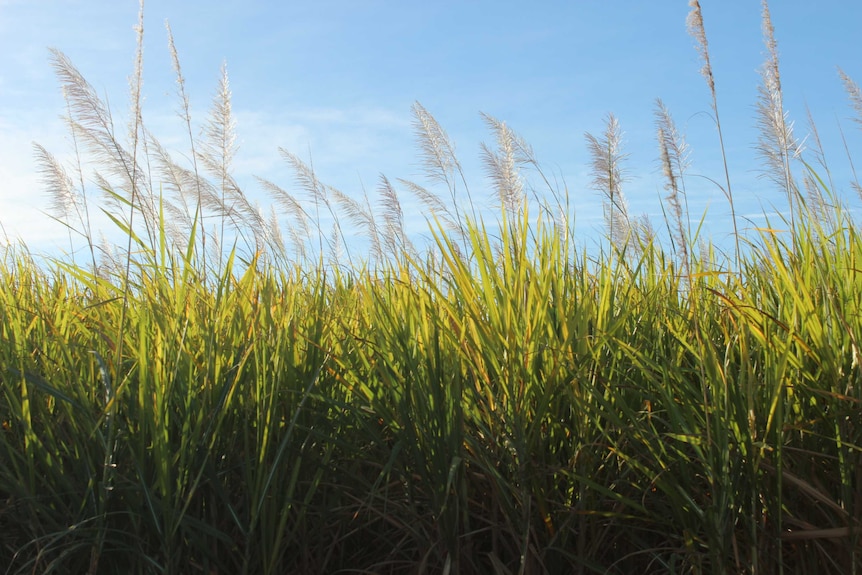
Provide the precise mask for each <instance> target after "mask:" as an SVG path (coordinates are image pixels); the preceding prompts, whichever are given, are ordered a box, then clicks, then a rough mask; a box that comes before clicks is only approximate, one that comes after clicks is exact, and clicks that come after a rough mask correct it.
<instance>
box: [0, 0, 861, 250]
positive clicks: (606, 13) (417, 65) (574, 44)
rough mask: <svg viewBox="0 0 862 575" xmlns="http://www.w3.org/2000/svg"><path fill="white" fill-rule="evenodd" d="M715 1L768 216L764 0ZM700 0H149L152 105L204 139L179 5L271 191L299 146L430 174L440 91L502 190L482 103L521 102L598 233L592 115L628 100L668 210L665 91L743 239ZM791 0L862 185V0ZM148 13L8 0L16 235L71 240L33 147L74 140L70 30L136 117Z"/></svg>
mask: <svg viewBox="0 0 862 575" xmlns="http://www.w3.org/2000/svg"><path fill="white" fill-rule="evenodd" d="M702 7H703V14H704V19H705V26H706V32H707V35H708V39H709V43H710V50H711V57H712V64H713V69H714V72H715V76H716V81H717V89H718V98H719V110H720V113H721V115H722V123H723V129H724V135H725V138H726V145H727V147H728V153H729V161H730V170H731V177H732V181H733V185H734V195H735V198H736V202H737V211H738V212H739V213H740V214H743V215H748V216H752V218H753V219H752V222H753V223H754V225H757V223H758V219H757V216H758V215H762V214H763V213H764V212H765V211H766V212H768V211H770V210H771V209H772V208H773V206H774V207H775V208H776V209H779V210H780V209H782V208H783V207H784V205H785V201H784V198H783V195H782V193H781V192H779V191H778V190H776V189H775V188H774V186H773V185H772V184H771V183H770V182H769V181H768V180H765V179H763V178H761V177H759V176H758V174H759V170H760V169H761V168H760V166H761V165H762V164H761V163H760V162H758V159H757V155H756V152H755V151H754V146H755V144H756V141H757V132H756V130H755V128H754V126H755V103H756V98H757V86H758V82H759V75H758V70H759V67H760V66H761V64H762V62H763V60H764V58H765V50H764V47H763V42H762V36H761V28H760V26H761V22H760V2H758V1H755V0H702ZM688 11H689V8H688V6H687V2H685V1H683V0H677V1H669V0H660V1H653V2H646V1H634V0H626V1H623V0H618V1H599V0H580V1H571V2H534V3H532V4H531V5H530V6H529V7H527V5H526V4H525V3H524V2H513V1H508V0H494V1H472V2H468V1H458V2H456V1H450V0H436V1H434V2H427V1H426V2H414V1H407V0H402V1H394V0H390V1H375V0H368V1H356V0H316V1H314V2H297V1H285V2H259V1H255V0H243V1H224V2H211V1H208V2H202V1H198V0H189V1H183V2H173V1H167V0H149V1H148V2H146V6H145V51H144V96H145V100H144V123H145V124H146V125H147V126H148V127H149V129H150V130H151V131H153V132H154V133H155V134H156V135H157V136H158V137H160V139H162V141H163V143H166V144H168V145H169V146H172V145H176V146H177V147H178V151H180V152H183V151H185V149H186V147H184V146H183V141H182V124H181V122H180V121H179V119H178V117H177V115H176V112H177V109H178V99H177V97H176V95H175V92H176V91H175V83H174V80H175V77H174V74H173V71H172V68H171V60H170V57H169V54H168V50H167V41H166V34H165V29H164V21H165V20H169V21H170V23H171V27H172V29H173V33H174V37H175V41H176V46H177V49H178V51H179V56H180V59H181V63H182V66H183V72H184V74H185V76H186V81H187V86H186V87H187V91H188V92H189V94H190V96H191V104H192V117H193V118H192V119H193V122H195V123H196V124H197V125H198V126H200V125H202V124H203V122H204V121H205V119H206V114H207V111H208V107H209V104H210V102H211V99H212V97H213V95H214V93H215V91H216V87H217V82H218V78H219V70H220V67H221V65H222V63H223V62H226V63H227V69H228V74H229V77H230V82H231V89H232V92H233V111H234V114H235V116H236V119H237V122H238V125H237V135H238V142H239V145H240V150H239V154H238V156H237V159H236V163H235V170H234V172H235V174H236V176H237V177H238V179H239V180H240V181H241V182H243V183H245V187H246V192H247V193H248V194H249V195H250V196H251V197H253V198H254V199H256V200H259V201H260V202H261V204H268V200H267V198H266V196H265V195H264V194H263V193H262V192H259V191H258V188H257V186H256V185H255V183H254V180H253V179H252V176H253V175H258V176H262V177H265V178H268V179H271V180H273V181H275V182H277V183H279V184H280V185H282V187H284V188H286V189H288V190H289V191H295V190H297V188H296V185H295V184H294V181H293V177H292V175H291V173H290V171H289V170H288V169H287V167H286V166H285V164H284V162H283V161H282V160H281V158H280V156H279V154H278V148H279V147H283V148H286V149H288V150H290V151H292V152H294V153H296V154H297V155H299V156H300V157H303V158H305V159H309V158H310V159H312V160H313V162H314V166H315V169H316V171H317V172H318V175H319V176H320V177H321V179H322V180H323V181H325V182H326V183H329V184H331V185H333V186H335V187H337V188H339V189H340V190H341V191H343V192H345V193H347V194H349V195H357V194H361V193H362V189H363V187H364V188H365V189H366V190H367V191H368V192H369V193H372V194H373V192H374V189H375V188H376V186H377V182H378V178H379V174H381V173H383V174H385V175H387V176H388V177H389V178H390V179H392V180H394V179H395V178H405V179H411V180H417V181H419V182H421V183H424V182H425V181H424V180H423V179H422V169H421V166H420V160H419V155H418V153H417V148H416V146H415V139H414V134H413V130H412V128H411V119H412V118H411V112H410V109H411V105H412V104H413V102H414V101H419V102H421V103H422V105H423V106H424V107H425V108H426V109H427V110H428V111H430V112H431V113H432V114H433V115H434V116H435V117H436V119H437V120H438V121H439V123H440V124H441V125H442V126H443V127H444V128H445V129H446V131H447V132H448V134H449V136H450V137H451V139H452V140H453V141H454V142H455V144H456V149H457V151H458V155H459V157H460V159H461V161H462V163H463V165H464V168H465V171H466V172H467V176H468V183H469V184H470V188H471V193H472V195H473V197H474V198H477V199H478V200H479V201H480V202H483V203H484V204H485V205H488V206H491V205H493V202H492V197H493V192H492V188H491V185H490V183H489V182H488V181H487V180H486V178H485V177H484V174H485V171H484V169H483V167H482V164H481V160H480V149H479V145H480V143H481V142H487V143H489V144H491V143H493V136H492V134H490V133H489V132H488V131H487V129H486V126H485V124H484V123H483V121H482V118H481V116H480V114H479V112H480V111H481V112H485V113H487V114H490V115H492V116H494V117H496V118H498V119H500V120H503V121H505V122H506V123H507V124H508V125H509V126H510V127H511V128H513V129H514V130H515V131H516V132H518V133H519V134H520V135H521V136H523V137H524V139H526V140H527V141H528V142H529V143H530V144H531V145H532V146H533V148H534V150H535V152H536V154H537V156H538V158H539V160H540V162H541V163H542V165H543V166H544V168H545V169H546V170H547V171H548V172H549V173H551V174H553V175H555V176H556V177H558V178H560V179H561V180H565V182H566V185H567V186H568V189H569V192H570V194H571V197H572V200H573V203H574V206H575V209H576V213H575V214H574V215H575V218H576V227H577V231H578V233H579V234H581V235H582V237H584V238H585V240H586V241H588V242H589V241H592V240H591V238H595V237H598V236H600V235H601V233H603V229H602V219H601V198H600V197H599V196H598V194H597V192H595V191H593V190H592V189H591V188H590V180H591V176H590V173H589V168H588V165H589V161H590V158H589V155H588V152H587V148H586V145H585V141H584V133H585V132H592V133H594V134H597V135H598V134H599V133H601V132H602V130H603V128H604V118H605V116H606V115H607V114H608V113H613V114H614V115H615V116H617V118H618V119H619V120H620V122H621V125H622V129H623V131H624V133H625V135H624V145H625V151H626V152H627V153H628V154H629V160H628V164H627V172H628V180H627V182H626V183H625V185H624V192H625V194H626V196H627V199H628V202H629V207H630V212H631V214H632V215H639V214H641V213H646V214H648V215H649V216H650V217H651V218H652V219H653V223H654V225H655V226H656V227H657V228H661V227H662V226H663V223H662V219H661V218H662V215H661V204H660V201H659V198H660V197H662V196H663V195H664V192H663V190H662V186H663V180H662V177H661V170H660V168H659V165H658V161H657V156H658V154H657V144H656V141H655V126H654V119H653V111H654V102H655V99H656V98H661V99H662V100H663V101H664V102H665V104H666V105H667V106H668V108H669V109H670V111H671V113H672V114H673V116H674V119H675V121H676V123H677V126H678V127H679V128H680V129H681V131H683V132H684V134H685V136H686V139H687V140H688V143H689V144H690V146H691V149H692V155H691V162H692V165H691V168H690V170H689V179H688V180H689V181H688V193H689V204H690V207H691V211H692V214H693V216H695V217H699V216H700V215H701V214H702V213H703V212H704V210H707V209H708V212H707V213H708V216H707V219H706V226H705V233H706V234H707V235H709V236H711V237H712V238H713V239H714V240H716V241H717V242H719V243H721V242H724V241H726V237H727V234H728V232H729V230H730V225H729V210H728V208H727V204H726V202H725V200H724V196H723V195H722V192H721V191H720V190H719V189H718V188H716V186H714V185H712V184H710V183H709V182H708V180H706V179H705V178H700V177H699V175H703V176H707V177H709V178H714V179H719V178H721V177H722V172H721V164H720V156H719V151H718V141H717V138H716V135H715V129H714V125H713V122H712V119H711V117H710V115H709V113H710V98H709V92H708V90H707V87H706V84H705V82H704V80H703V78H702V77H701V76H700V74H699V69H700V60H699V57H698V53H697V51H696V49H695V47H694V42H693V40H692V39H691V37H690V36H689V35H688V33H687V30H686V23H685V20H686V16H687V14H688ZM771 11H772V19H773V23H774V25H775V34H776V38H777V41H778V48H779V53H780V58H781V74H782V85H783V88H784V95H785V107H786V109H787V112H788V113H789V115H790V119H792V120H794V121H795V124H796V127H795V130H796V135H797V137H798V138H800V139H802V138H803V137H804V136H805V134H806V130H807V126H806V108H805V107H806V105H807V106H808V107H809V108H810V110H811V112H812V115H813V116H814V119H815V121H816V123H817V127H818V130H819V133H820V137H821V139H822V141H823V143H824V146H825V147H826V152H827V156H828V159H829V161H830V164H831V166H830V167H831V169H832V170H833V172H834V173H833V175H834V176H835V181H836V185H837V187H838V188H839V190H838V191H839V192H842V193H844V194H845V195H846V197H847V198H848V201H849V202H850V203H851V205H853V206H854V207H855V206H857V205H858V202H859V200H858V199H857V198H855V197H853V195H852V191H851V189H850V187H849V185H848V181H849V178H850V172H849V166H848V162H847V155H846V153H845V151H844V148H843V144H842V141H841V135H840V133H839V132H838V128H837V126H838V123H839V122H840V124H841V126H842V127H843V130H844V134H845V136H846V137H847V141H848V144H849V146H850V150H851V154H857V157H858V154H859V153H860V151H862V138H860V130H859V129H858V125H856V124H855V123H854V122H852V121H851V119H850V118H852V116H853V111H852V109H851V107H850V106H849V104H848V100H847V96H846V94H845V92H844V90H843V87H842V84H841V82H840V80H839V78H838V75H837V72H836V67H837V66H840V67H841V68H842V69H843V70H844V71H845V72H846V73H847V74H848V75H849V76H850V77H852V78H853V79H854V80H856V81H857V82H862V60H860V59H859V57H858V54H859V41H858V33H859V29H860V25H862V3H857V2H849V1H846V0H821V1H818V2H816V3H815V2H811V1H810V0H780V1H778V0H775V1H773V2H772V5H771ZM137 13H138V3H137V2H134V1H132V0H122V1H118V0H110V1H109V0H87V1H84V0H80V1H73V0H53V1H47V0H0V54H3V58H2V60H0V223H2V225H3V227H4V229H5V232H6V234H7V236H8V237H9V238H10V239H22V240H23V241H24V242H26V243H27V245H28V246H29V247H30V248H31V249H33V250H36V251H41V250H51V249H55V248H56V247H60V248H61V249H62V246H64V245H65V242H67V235H66V233H65V232H64V230H63V228H62V227H61V226H59V225H57V224H56V223H54V222H52V221H51V219H50V218H49V217H47V216H46V215H45V214H44V213H43V211H44V210H46V209H47V206H48V198H47V196H46V195H45V193H44V192H43V186H42V185H41V183H40V180H39V176H38V172H37V166H36V163H35V160H34V154H33V151H32V142H34V141H35V142H39V143H40V144H42V145H44V146H45V147H46V148H48V149H49V150H51V151H52V152H54V153H55V154H56V155H57V156H58V157H60V158H62V159H64V160H69V159H70V157H71V156H70V155H69V151H70V148H69V139H68V136H67V134H66V132H65V129H64V126H63V123H62V120H61V119H60V116H61V115H62V114H63V112H64V103H63V99H62V95H61V92H60V89H59V84H58V82H57V81H56V79H55V78H54V76H53V72H52V70H51V67H50V64H49V59H48V48H49V47H55V48H57V49H59V50H61V51H62V52H64V53H65V54H66V55H67V56H69V58H70V59H71V60H72V61H73V62H74V63H75V65H76V66H77V67H78V69H79V70H80V71H81V73H82V74H83V75H84V76H85V77H86V78H87V79H88V80H89V81H90V83H91V84H93V85H94V86H95V88H96V89H97V90H98V91H99V92H100V93H101V94H102V95H103V96H105V97H106V98H107V99H108V100H109V102H110V104H111V107H112V109H113V111H114V113H115V117H116V119H117V120H118V122H120V121H125V119H127V109H128V77H129V76H130V74H131V73H132V69H133V58H134V50H135V33H134V31H133V26H134V25H135V23H136V20H137ZM860 169H862V166H860ZM525 175H526V176H527V177H528V178H529V174H525ZM404 201H405V207H406V208H407V214H406V216H407V217H408V220H407V221H408V224H409V225H410V226H414V227H415V228H416V229H415V231H417V232H418V231H424V227H425V225H424V220H423V219H422V217H421V215H420V214H419V213H418V210H417V208H415V207H414V206H415V204H411V203H410V202H409V198H408V197H407V196H405V197H404ZM745 225H748V224H745Z"/></svg>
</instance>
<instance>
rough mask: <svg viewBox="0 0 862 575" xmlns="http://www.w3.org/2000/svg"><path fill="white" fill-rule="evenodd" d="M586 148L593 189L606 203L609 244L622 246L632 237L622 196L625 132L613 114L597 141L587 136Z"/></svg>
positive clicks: (587, 134) (610, 115) (591, 136)
mask: <svg viewBox="0 0 862 575" xmlns="http://www.w3.org/2000/svg"><path fill="white" fill-rule="evenodd" d="M584 137H585V138H586V140H587V148H588V150H589V152H590V156H591V158H592V164H591V168H592V172H593V188H594V189H595V190H596V191H598V192H600V193H601V194H602V195H603V196H604V198H605V201H604V202H603V205H604V212H605V224H606V225H607V226H608V235H609V237H610V240H611V241H612V242H613V243H614V244H615V245H617V246H620V247H621V246H622V245H623V244H624V243H625V242H626V241H627V239H628V235H629V217H628V205H627V203H626V200H625V197H624V196H623V193H622V182H623V170H622V163H623V162H624V161H625V159H626V157H627V156H626V154H623V153H622V149H621V148H622V130H621V128H620V123H619V121H618V120H617V119H616V117H615V116H614V115H613V114H608V116H607V119H606V126H605V133H604V134H603V135H602V137H601V138H596V137H595V136H593V135H592V134H590V133H586V134H584Z"/></svg>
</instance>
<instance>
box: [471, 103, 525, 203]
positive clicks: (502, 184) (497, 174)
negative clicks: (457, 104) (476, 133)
mask: <svg viewBox="0 0 862 575" xmlns="http://www.w3.org/2000/svg"><path fill="white" fill-rule="evenodd" d="M482 117H483V118H484V119H485V123H486V124H488V126H489V127H490V128H491V130H492V131H493V132H494V135H495V136H496V138H497V149H496V151H495V150H492V149H491V148H489V147H488V146H487V145H486V144H484V143H483V144H482V145H481V146H482V160H483V163H484V164H485V169H486V171H487V173H488V177H489V178H490V179H491V181H492V182H493V183H494V188H495V189H496V192H497V200H498V201H499V204H500V206H501V207H502V209H503V210H505V212H506V213H507V214H508V215H509V216H514V215H516V214H518V213H519V212H521V210H522V209H523V207H524V199H525V198H524V182H523V179H522V178H521V174H520V173H519V170H518V165H519V164H520V163H522V162H523V161H524V160H523V158H522V157H518V156H519V154H518V144H519V143H518V137H517V136H516V135H515V134H514V133H513V132H512V130H510V129H509V127H508V126H507V125H506V123H505V122H500V121H499V120H497V119H496V118H493V117H491V116H489V115H487V114H484V113H483V114H482Z"/></svg>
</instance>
